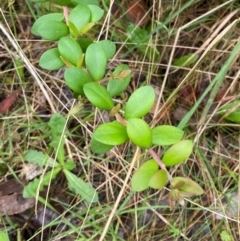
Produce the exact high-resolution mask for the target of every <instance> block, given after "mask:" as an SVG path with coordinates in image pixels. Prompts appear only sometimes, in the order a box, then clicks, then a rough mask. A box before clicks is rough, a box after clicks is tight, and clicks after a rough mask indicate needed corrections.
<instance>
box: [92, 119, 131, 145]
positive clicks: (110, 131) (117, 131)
mask: <svg viewBox="0 0 240 241" xmlns="http://www.w3.org/2000/svg"><path fill="white" fill-rule="evenodd" d="M93 139H95V140H97V141H98V142H101V143H103V144H106V145H111V146H115V145H120V144H123V143H125V142H126V141H127V140H128V135H127V130H126V126H124V125H122V124H120V123H118V122H117V121H113V122H110V123H105V124H102V125H100V126H98V127H97V129H96V130H95V131H94V133H93Z"/></svg>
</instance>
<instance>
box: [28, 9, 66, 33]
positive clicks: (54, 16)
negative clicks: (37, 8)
mask: <svg viewBox="0 0 240 241" xmlns="http://www.w3.org/2000/svg"><path fill="white" fill-rule="evenodd" d="M50 20H54V21H57V22H62V21H63V20H64V15H63V14H62V13H50V14H46V15H43V16H41V17H40V18H38V19H37V20H36V21H35V22H34V24H33V26H32V28H31V32H32V34H34V35H36V36H41V35H40V34H39V33H38V28H39V27H40V26H41V25H42V24H43V23H47V22H48V21H50Z"/></svg>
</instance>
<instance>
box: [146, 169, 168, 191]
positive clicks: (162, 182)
mask: <svg viewBox="0 0 240 241" xmlns="http://www.w3.org/2000/svg"><path fill="white" fill-rule="evenodd" d="M167 182H168V175H167V172H166V171H165V170H158V171H157V172H156V173H154V174H153V176H152V177H151V179H150V180H149V187H151V188H154V189H159V190H160V189H162V188H164V187H165V186H166V184H167Z"/></svg>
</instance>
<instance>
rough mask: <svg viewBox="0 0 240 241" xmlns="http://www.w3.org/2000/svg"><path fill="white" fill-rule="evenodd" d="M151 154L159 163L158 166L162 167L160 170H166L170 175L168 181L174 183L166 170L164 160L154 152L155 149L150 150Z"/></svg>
mask: <svg viewBox="0 0 240 241" xmlns="http://www.w3.org/2000/svg"><path fill="white" fill-rule="evenodd" d="M149 153H150V154H151V156H152V157H153V159H154V160H155V161H156V162H157V163H158V165H159V166H160V168H161V169H162V170H165V171H166V172H167V175H168V180H169V181H170V182H172V176H171V175H170V174H169V172H168V171H167V169H166V166H165V165H164V164H163V162H162V160H161V159H160V158H159V156H158V155H157V153H156V152H155V151H154V150H153V149H149Z"/></svg>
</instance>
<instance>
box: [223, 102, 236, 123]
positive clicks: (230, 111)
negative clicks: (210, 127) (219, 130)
mask: <svg viewBox="0 0 240 241" xmlns="http://www.w3.org/2000/svg"><path fill="white" fill-rule="evenodd" d="M239 106H240V102H239V100H237V101H234V102H232V103H229V104H226V105H224V106H222V107H221V108H220V110H219V111H220V114H221V115H226V114H227V115H226V116H225V119H226V120H228V121H231V122H234V123H240V107H239Z"/></svg>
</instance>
